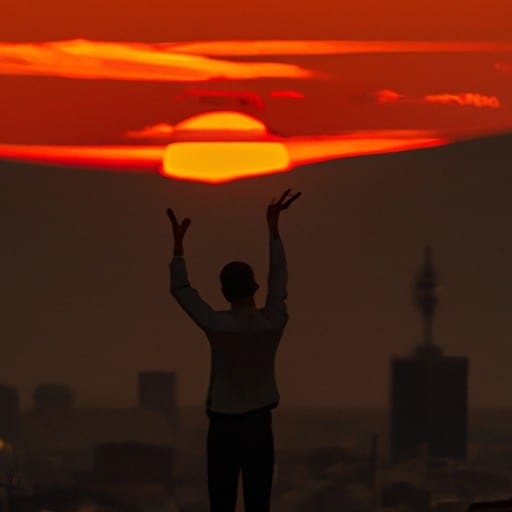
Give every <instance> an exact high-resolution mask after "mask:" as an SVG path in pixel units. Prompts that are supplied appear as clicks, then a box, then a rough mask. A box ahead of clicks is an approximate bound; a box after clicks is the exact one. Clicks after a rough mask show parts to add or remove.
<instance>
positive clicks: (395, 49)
mask: <svg viewBox="0 0 512 512" xmlns="http://www.w3.org/2000/svg"><path fill="white" fill-rule="evenodd" d="M160 46H161V47H163V48H165V49H167V50H170V51H173V52H178V53H186V54H192V55H209V56H249V55H255V56H261V55H337V54H357V53H427V52H428V53H459V52H498V51H504V52H507V51H512V43H502V42H494V41H487V42H471V41H343V40H341V41H340V40H324V41H322V40H320V41H319V40H256V41H247V40H238V41H190V42H183V43H161V45H160Z"/></svg>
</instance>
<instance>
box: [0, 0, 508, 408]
mask: <svg viewBox="0 0 512 512" xmlns="http://www.w3.org/2000/svg"><path fill="white" fill-rule="evenodd" d="M292 4H295V2H293V3H287V2H280V3H276V2H267V1H263V2H261V1H258V2H254V3H253V4H249V5H245V4H240V3H239V2H234V1H233V2H228V1H220V2H214V3H212V2H209V1H208V2H206V1H205V2H182V3H181V4H176V5H175V4H173V5H172V6H171V4H170V3H169V2H167V1H166V2H163V1H156V2H152V3H151V4H150V5H148V3H143V2H121V1H110V2H108V3H105V2H100V1H99V0H98V1H92V2H81V3H80V2H78V3H73V4H70V3H69V2H64V1H61V0H59V1H56V0H53V1H42V0H32V1H30V2H28V1H21V2H20V1H16V2H15V1H9V2H7V3H6V5H4V4H2V19H1V20H0V34H1V39H2V41H3V42H2V43H0V73H1V74H0V102H1V103H0V105H1V108H0V112H1V116H0V141H1V142H5V143H26V144H32V143H33V144H59V143H62V144H81V143H88V144H102V143H113V142H115V143H118V142H122V141H124V142H126V140H125V138H124V137H123V133H125V132H126V131H127V130H137V129H141V128H143V127H144V126H149V125H153V124H157V123H162V122H165V123H169V124H171V125H174V124H175V123H177V122H179V121H180V120H182V119H183V118H184V117H185V116H187V115H189V114H192V113H197V112H199V111H201V109H202V108H204V106H202V105H200V103H199V102H198V101H197V98H196V99H194V98H189V99H187V100H184V101H177V100H176V95H178V94H180V93H182V92H183V91H184V89H186V88H187V87H196V88H197V87H199V88H201V87H203V88H216V89H223V90H230V91H252V92H254V93H257V94H259V95H260V96H261V97H262V98H263V99H264V101H265V104H266V107H265V109H264V110H263V111H261V112H254V113H255V114H258V115H259V116H260V117H261V118H262V119H263V120H264V121H265V122H266V123H267V125H268V126H270V127H271V128H272V129H273V130H275V131H276V132H279V133H283V134H290V135H291V134H294V135H297V134H301V133H318V132H333V131H337V130H352V129H388V128H390V129H432V130H441V131H442V130H455V131H456V132H460V131H464V130H473V131H476V132H486V131H488V130H490V131H509V129H510V127H511V119H512V116H511V113H512V112H511V110H512V94H511V92H510V91H511V90H512V89H511V88H510V84H511V80H512V71H511V70H512V64H511V63H512V54H511V53H510V52H505V51H500V52H463V53H449V52H432V53H431V52H428V53H420V54H418V53H401V54H396V53H392V54H378V55H375V54H373V55H367V54H362V55H361V54H352V55H329V56H318V55H316V56H314V55H313V56H312V55H308V56H303V55H294V56H287V57H283V56H278V55H264V56H258V57H257V58H256V57H236V58H235V57H233V58H230V59H229V61H230V62H235V61H249V60H251V59H252V60H254V61H258V62H267V63H268V62H273V63H281V64H292V65H295V66H297V67H298V68H300V69H313V70H320V71H323V72H327V73H329V74H330V75H331V77H332V79H330V80H323V81H322V80H313V79H297V78H294V79H290V78H259V79H249V80H239V79H230V80H228V79H224V80H217V81H215V82H213V83H212V82H193V83H189V82H178V81H176V80H171V81H168V82H163V81H158V82H155V81H152V82H148V81H133V80H132V81H120V80H113V79H110V80H96V79H78V78H69V77H65V78H59V77H55V76H20V75H19V74H17V73H14V72H13V71H12V69H11V71H9V72H7V71H5V70H6V69H7V65H8V64H9V63H10V64H9V65H11V66H14V65H19V63H20V60H19V59H18V60H16V59H13V56H12V55H11V54H10V57H9V59H10V60H9V62H8V61H7V58H6V57H5V51H6V48H7V47H8V46H9V45H11V43H15V42H16V43H26V44H30V43H34V42H39V43H45V42H49V41H59V40H68V39H76V38H83V39H86V40H88V41H118V42H123V41H124V42H141V43H144V42H146V43H150V42H153V43H159V42H179V41H203V40H208V41H215V40H227V39H248V40H250V39H254V40H265V39H306V40H307V39H322V40H324V39H336V40H350V39H357V40H363V39H364V40H393V41H397V40H408V41H415V40H416V41H418V40H426V41H436V40H451V41H457V40H458V41H487V42H502V43H503V42H507V38H510V33H511V32H510V29H511V24H510V16H508V15H507V10H506V8H507V5H508V1H507V0H503V1H490V0H486V1H485V2H484V1H481V2H469V1H466V2H462V1H455V0H449V1H448V2H446V1H445V2H438V1H436V2H414V3H412V2H410V1H392V2H387V3H386V4H384V3H382V2H377V1H366V2H365V1H361V0H360V1H357V2H353V3H350V4H349V3H348V2H345V3H344V4H345V5H344V8H343V9H339V8H338V7H337V6H338V5H339V2H334V1H332V2H331V1H325V0H324V1H320V2H308V3H304V5H302V6H301V7H299V8H297V7H296V6H292ZM18 48H19V47H18ZM25 48H26V47H25ZM42 48H47V46H45V45H44V44H43V46H42ZM2 51H4V60H2ZM48 55H49V56H47V57H46V61H45V62H44V64H45V65H46V64H48V62H50V60H51V59H54V58H55V55H54V54H51V55H50V54H48ZM222 58H223V59H226V60H228V59H227V57H222ZM23 59H24V60H23V66H27V57H26V54H23ZM36 60H37V59H36ZM52 62H53V61H52ZM29 64H30V66H32V68H31V69H32V70H33V69H34V68H35V67H37V66H41V62H35V61H30V62H29ZM497 64H498V66H497ZM36 65H37V66H36ZM112 65H114V64H112ZM215 65H216V64H215ZM2 66H3V69H4V71H2ZM509 66H511V67H510V68H509ZM39 69H41V68H39ZM214 69H216V68H214ZM203 71H204V69H203V68H201V72H203ZM70 73H71V71H70ZM39 74H41V73H39ZM275 90H294V91H298V92H300V93H301V94H303V95H304V98H303V99H294V98H271V97H270V96H269V94H270V93H271V92H272V91H275ZM379 91H388V92H387V93H382V94H383V95H382V94H381V96H379V95H378V94H377V93H378V92H379ZM390 91H391V93H390ZM393 94H397V95H400V97H399V98H398V99H397V97H396V96H393ZM446 95H450V97H449V98H448V99H447V97H446ZM468 95H469V96H468ZM379 98H381V99H383V102H379ZM443 98H444V99H443ZM386 100H387V101H386ZM510 143H511V139H510V138H505V139H503V140H501V139H498V140H497V141H494V142H492V143H491V142H489V143H482V142H475V143H473V144H469V145H467V146H465V145H462V146H447V147H443V148H439V149H433V150H426V151H419V152H409V153H402V154H396V155H383V156H378V157H371V158H359V159H353V160H339V161H336V162H331V163H325V164H322V165H316V166H311V167H308V168H302V169H298V170H296V171H293V172H290V173H287V174H281V175H274V176H267V177H265V178H257V179H249V180H242V181H238V182H234V183H229V184H225V185H220V186H211V185H205V184H199V183H191V182H176V181H173V180H166V179H163V178H161V177H159V176H144V175H129V174H109V173H101V172H97V171H95V172H88V171H84V170H73V169H50V168H45V167H37V166H33V167H28V166H24V165H16V164H8V163H2V164H0V171H1V172H0V230H1V233H2V238H3V244H2V245H3V250H2V251H1V252H0V268H1V269H2V270H1V278H2V284H3V290H2V293H1V294H0V301H1V307H2V311H3V313H4V315H2V316H3V317H4V319H3V322H2V323H1V327H0V337H1V339H2V340H3V351H2V357H1V358H0V375H1V376H2V377H1V379H2V380H4V381H5V382H8V383H11V384H13V385H16V386H18V387H19V388H20V390H21V391H22V396H23V401H24V404H25V405H27V404H28V403H29V398H30V394H31V392H32V388H33V386H34V385H36V384H37V383H39V382H41V381H63V382H67V383H69V384H70V385H72V386H73V387H74V388H75V390H76V393H77V400H78V402H79V403H80V404H84V405H85V404H101V405H113V404H119V405H126V404H130V403H133V402H134V401H135V386H136V372H137V370H139V369H169V370H176V371H177V372H178V373H179V378H180V400H181V402H182V403H185V404H187V403H201V402H202V401H203V399H204V396H205V393H206V388H207V383H208V370H209V352H208V344H207V342H206V339H205V338H204V337H203V335H202V333H201V332H200V331H199V330H197V329H196V328H195V326H194V325H193V324H192V323H191V321H190V320H189V318H188V317H187V316H186V315H185V314H184V313H183V312H182V311H181V310H180V309H179V308H178V306H177V305H176V304H175V302H174V300H173V299H172V297H170V296H169V294H168V269H167V262H168V261H169V258H170V255H171V248H172V244H171V232H170V227H169V226H168V220H167V218H166V216H165V209H166V207H167V206H172V207H173V208H174V210H175V212H176V214H177V215H178V217H182V216H185V215H186V216H189V217H191V218H192V225H191V227H190V229H189V233H188V234H187V239H186V242H185V250H186V257H187V262H188V267H189V273H190V278H191V282H192V284H193V285H194V286H195V287H197V288H198V289H199V290H200V292H201V293H202V295H203V296H204V298H205V299H207V300H209V301H210V302H211V303H212V305H213V306H215V307H218V308H221V307H222V308H223V307H226V304H225V303H224V302H223V299H222V296H221V293H220V286H219V282H218V273H219V271H220V268H221V267H222V265H223V264H224V263H226V262H227V261H229V260H232V259H244V260H246V261H248V262H249V263H251V264H252V265H253V267H254V270H255V273H256V276H257V279H258V280H259V282H260V284H261V285H262V286H261V290H260V291H259V292H258V295H257V299H258V302H259V303H260V304H261V303H262V301H263V299H264V291H265V281H266V272H267V250H268V249H267V236H266V231H265V207H266V204H267V202H268V201H269V200H270V199H271V198H272V197H273V196H276V195H278V194H279V193H280V192H281V191H282V190H284V189H286V188H288V187H292V189H297V190H301V191H302V192H303V197H301V198H300V200H299V201H297V202H296V203H295V204H294V205H293V208H292V209H290V210H289V211H287V212H285V215H283V219H282V233H283V240H284V243H285V247H286V250H287V254H288V261H289V272H290V278H289V301H288V302H289V308H290V314H291V320H290V323H289V325H288V328H287V331H286V334H285V336H284V338H283V341H282V345H281V347H280V349H279V352H278V358H277V375H278V384H279V388H280V391H281V399H282V403H283V405H295V404H304V405H322V406H323V405H330V406H343V405H385V404H386V403H387V397H388V378H389V357H390V356H391V354H404V353H407V351H409V350H410V349H411V348H412V347H413V346H414V344H415V343H416V342H417V341H419V339H420V336H421V330H420V322H419V318H418V316H417V315H416V313H415V311H414V309H413V307H412V305H411V300H410V299H411V297H410V295H411V293H410V291H411V290H410V288H411V280H412V278H413V275H414V272H415V271H416V269H417V268H418V266H419V265H420V263H421V260H422V254H423V247H424V245H425V243H426V242H431V243H432V245H433V253H434V261H435V263H436V264H437V265H438V267H439V270H440V272H441V275H442V278H443V281H444V283H445V290H444V294H443V296H442V298H441V303H440V309H439V315H438V319H437V321H436V326H435V335H436V338H437V339H438V341H440V342H441V344H442V345H443V346H444V347H445V348H446V351H447V353H450V354H467V355H468V356H469V357H470V358H471V360H470V371H471V381H470V391H471V397H470V403H471V405H485V404H494V405H496V404H498V405H507V406H510V405H512V396H511V395H510V393H509V389H510V388H511V385H512V377H510V371H509V364H508V361H509V360H510V357H511V356H512V350H511V348H510V346H509V340H510V338H511V335H512V327H511V325H510V321H509V317H510V315H509V304H508V301H509V300H510V299H509V296H510V293H509V289H510V285H511V284H512V270H511V268H510V264H509V262H510V260H511V258H512V243H511V242H510V236H509V230H508V227H509V225H508V224H509V222H508V221H509V219H510V218H511V215H512V206H511V205H510V201H509V192H508V191H509V190H510V186H511V184H512V183H511V181H512V178H511V177H510V170H511V169H512V166H511V165H510V164H511V163H512V162H511V157H510V152H509V148H510Z"/></svg>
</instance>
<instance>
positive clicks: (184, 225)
mask: <svg viewBox="0 0 512 512" xmlns="http://www.w3.org/2000/svg"><path fill="white" fill-rule="evenodd" d="M191 222H192V221H191V220H190V219H184V220H183V222H182V223H181V227H180V233H181V234H182V235H184V234H185V232H186V231H187V229H188V227H189V226H190V223H191Z"/></svg>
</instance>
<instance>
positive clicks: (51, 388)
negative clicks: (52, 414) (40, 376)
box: [34, 383, 74, 411]
mask: <svg viewBox="0 0 512 512" xmlns="http://www.w3.org/2000/svg"><path fill="white" fill-rule="evenodd" d="M73 402H74V401H73V392H72V391H71V388H70V387H69V386H67V385H65V384H56V383H48V384H39V385H38V386H37V387H36V388H35V390H34V409H36V410H38V411H62V410H69V409H72V408H73Z"/></svg>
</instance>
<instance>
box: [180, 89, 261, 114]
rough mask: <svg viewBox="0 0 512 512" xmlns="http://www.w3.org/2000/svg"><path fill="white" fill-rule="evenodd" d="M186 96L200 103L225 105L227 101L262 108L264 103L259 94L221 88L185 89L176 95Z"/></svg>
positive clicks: (240, 105)
mask: <svg viewBox="0 0 512 512" xmlns="http://www.w3.org/2000/svg"><path fill="white" fill-rule="evenodd" d="M188 97H197V98H199V100H200V101H201V103H207V104H210V105H213V106H217V107H219V106H222V107H226V105H227V104H228V103H234V105H232V106H237V107H254V108H257V109H260V110H262V109H264V108H265V103H264V101H263V100H262V99H261V96H260V95H259V94H256V93H254V92H248V91H224V90H221V89H186V90H185V91H184V92H183V93H182V94H179V95H178V96H176V99H177V100H182V99H185V98H188Z"/></svg>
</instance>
